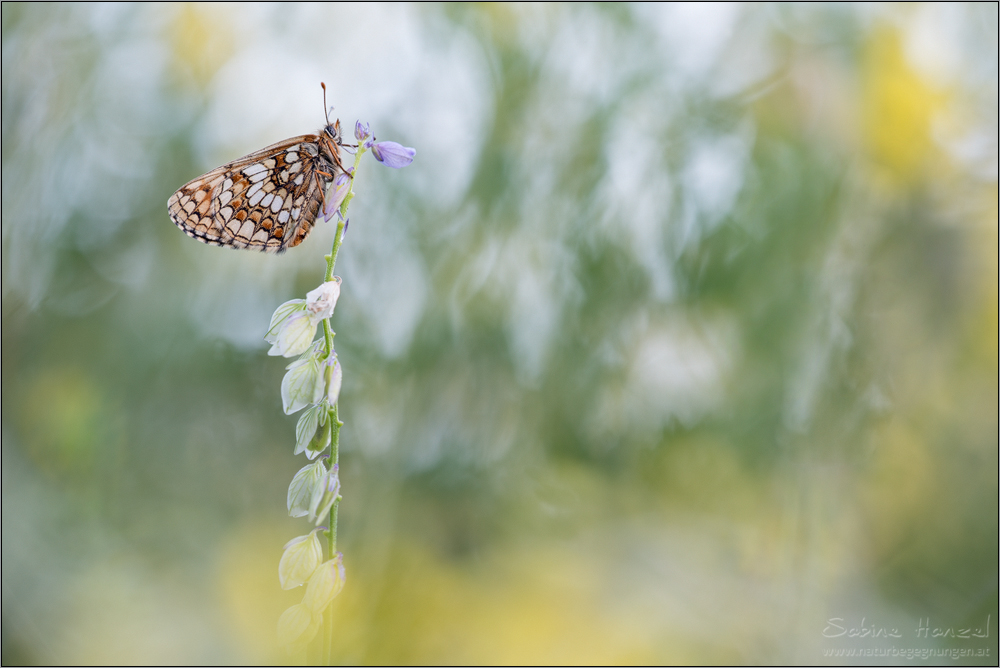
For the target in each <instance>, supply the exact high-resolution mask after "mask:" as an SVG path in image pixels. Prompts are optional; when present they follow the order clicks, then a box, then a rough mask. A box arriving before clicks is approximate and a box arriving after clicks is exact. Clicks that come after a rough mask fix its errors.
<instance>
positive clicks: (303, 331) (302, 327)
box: [267, 311, 319, 357]
mask: <svg viewBox="0 0 1000 668" xmlns="http://www.w3.org/2000/svg"><path fill="white" fill-rule="evenodd" d="M318 322H319V321H318V320H316V319H315V318H314V317H313V314H312V313H309V312H306V311H296V312H295V313H292V314H291V315H289V316H288V317H287V318H285V319H284V321H283V322H282V324H281V325H280V327H279V329H278V333H277V335H276V336H275V337H274V341H273V345H272V346H271V349H270V350H268V351H267V354H268V355H272V356H277V355H281V356H282V357H295V356H296V355H301V354H302V353H304V352H305V351H306V350H308V349H309V344H310V343H312V341H313V338H315V336H316V325H317V324H318Z"/></svg>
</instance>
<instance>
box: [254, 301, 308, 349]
mask: <svg viewBox="0 0 1000 668" xmlns="http://www.w3.org/2000/svg"><path fill="white" fill-rule="evenodd" d="M305 307H306V300H304V299H292V300H289V301H287V302H285V303H284V304H282V305H281V306H279V307H278V308H276V309H275V310H274V315H272V316H271V324H270V325H269V326H268V328H267V334H266V335H264V340H265V341H267V342H268V343H271V344H273V343H275V342H276V341H277V340H278V332H279V331H280V330H281V327H282V325H284V324H285V320H287V319H288V317H289V316H291V315H292V314H293V313H295V312H296V311H301V310H302V309H304V308H305Z"/></svg>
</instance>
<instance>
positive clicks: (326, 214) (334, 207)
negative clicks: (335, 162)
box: [323, 172, 351, 221]
mask: <svg viewBox="0 0 1000 668" xmlns="http://www.w3.org/2000/svg"><path fill="white" fill-rule="evenodd" d="M350 191H351V176H350V175H349V174H345V173H343V172H341V173H340V174H338V175H337V178H336V179H334V180H333V189H332V190H331V191H330V194H329V195H327V198H326V207H325V208H324V209H323V220H324V221H328V220H330V219H331V218H333V216H334V215H335V214H337V212H338V211H339V209H340V205H341V204H343V202H344V198H345V197H347V193H349V192H350Z"/></svg>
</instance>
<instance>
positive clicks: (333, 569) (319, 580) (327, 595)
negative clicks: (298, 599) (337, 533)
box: [302, 552, 344, 613]
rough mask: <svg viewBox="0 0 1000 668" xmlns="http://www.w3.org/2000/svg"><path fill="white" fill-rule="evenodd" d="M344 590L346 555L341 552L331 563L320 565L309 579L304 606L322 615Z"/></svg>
mask: <svg viewBox="0 0 1000 668" xmlns="http://www.w3.org/2000/svg"><path fill="white" fill-rule="evenodd" d="M343 588H344V555H342V554H341V553H340V552H338V553H337V556H336V557H334V558H333V559H331V560H330V561H327V562H324V563H322V564H320V565H319V567H318V568H317V569H316V571H315V572H314V573H313V574H312V577H311V578H309V584H308V585H307V586H306V595H305V596H304V597H303V598H302V605H303V606H305V607H306V608H308V609H309V610H312V611H313V612H314V613H320V612H322V611H323V610H324V609H326V606H328V605H330V602H331V601H332V600H333V599H334V598H336V596H337V594H339V593H340V591H341V590H342V589H343Z"/></svg>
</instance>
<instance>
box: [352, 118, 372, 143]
mask: <svg viewBox="0 0 1000 668" xmlns="http://www.w3.org/2000/svg"><path fill="white" fill-rule="evenodd" d="M371 133H372V129H371V126H370V125H368V124H367V123H362V122H361V121H358V122H357V123H355V124H354V138H355V139H357V140H358V141H362V140H363V139H365V138H366V137H368V135H370V134H371Z"/></svg>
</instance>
